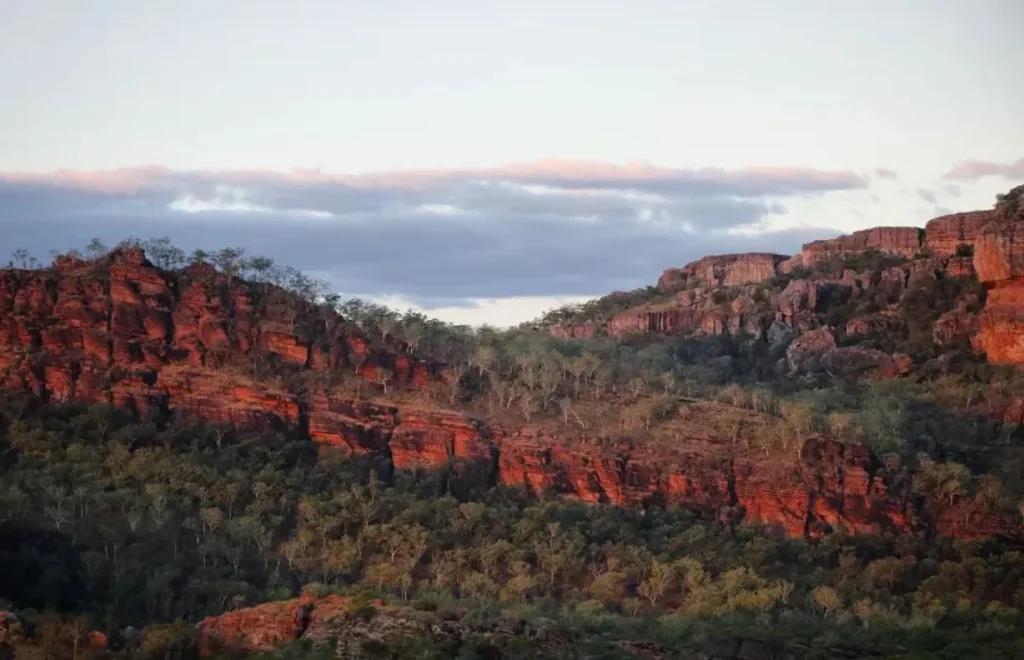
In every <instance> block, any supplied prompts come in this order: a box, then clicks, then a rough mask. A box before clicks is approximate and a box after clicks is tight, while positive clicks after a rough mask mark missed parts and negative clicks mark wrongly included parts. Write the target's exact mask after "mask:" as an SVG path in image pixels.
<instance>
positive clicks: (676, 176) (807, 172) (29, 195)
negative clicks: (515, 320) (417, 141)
mask: <svg viewBox="0 0 1024 660" xmlns="http://www.w3.org/2000/svg"><path fill="white" fill-rule="evenodd" d="M958 167H959V166H958ZM954 169H955V168H954ZM895 177H896V175H895V173H893V172H891V170H887V169H885V168H878V169H876V170H874V171H873V172H870V173H868V174H866V175H861V174H858V173H855V172H850V171H843V170H818V169H811V168H785V167H755V168H746V169H735V170H723V169H717V168H702V169H673V168H665V167H658V166H654V165H650V164H643V163H640V164H630V165H614V164H608V163H595V162H580V161H568V160H549V161H541V162H537V163H530V164H524V165H513V166H507V167H500V168H491V169H480V170H415V171H404V172H402V171H400V172H383V173H371V174H361V175H344V174H331V173H324V172H321V171H317V170H297V171H291V172H270V171H175V170H169V169H167V168H163V167H144V168H132V169H122V170H110V171H94V172H90V171H59V172H53V173H47V174H33V173H6V174H5V173H0V232H2V235H3V236H4V245H5V246H7V247H9V249H10V250H13V249H15V248H19V247H20V248H26V249H28V250H30V251H31V252H32V253H34V254H35V255H37V256H38V257H40V258H43V257H45V255H47V254H48V252H49V250H50V249H52V248H60V249H66V248H68V247H73V246H81V245H84V244H85V243H87V242H88V240H89V239H90V238H92V237H94V236H95V237H99V238H101V239H102V240H104V241H106V242H108V243H113V242H116V241H117V240H120V239H122V238H125V237H127V236H129V235H133V236H137V237H141V238H145V237H150V236H163V235H166V236H169V237H170V238H171V239H172V240H173V241H174V242H175V243H176V244H178V245H179V246H181V247H182V248H183V249H186V250H191V249H194V248H197V247H202V248H206V249H210V248H217V247H223V246H228V245H231V246H242V247H244V248H246V249H247V250H248V251H249V253H250V254H256V253H261V254H265V255H267V256H270V257H273V258H274V259H275V260H277V261H278V262H280V263H284V264H288V265H293V266H295V267H298V268H301V269H303V270H305V271H307V272H309V273H311V274H315V275H316V276H318V277H322V278H324V279H326V280H328V281H329V282H330V283H332V284H333V285H334V286H335V288H336V289H337V290H338V291H341V292H343V293H345V294H350V295H364V296H376V297H384V298H389V299H391V300H402V301H408V302H409V304H413V305H416V306H419V307H421V308H425V309H431V308H445V309H453V308H459V307H467V308H469V307H476V308H481V307H487V306H493V305H494V304H495V303H494V301H495V300H501V299H508V298H523V299H525V298H527V297H533V299H534V300H535V301H544V300H552V299H554V298H555V297H561V298H562V299H567V298H580V297H589V296H596V295H602V294H604V293H607V292H610V291H613V290H623V289H631V288H635V287H637V286H643V285H645V284H650V283H652V282H653V281H654V280H655V279H656V278H657V276H658V274H659V273H660V272H661V270H663V269H664V268H666V267H670V266H678V265H682V264H685V263H687V262H688V261H692V260H694V259H697V258H699V257H701V256H704V255H707V254H716V253H724V252H743V251H754V250H756V251H775V252H782V253H792V252H795V251H796V250H798V249H799V246H800V244H801V243H803V242H805V241H807V240H811V239H814V238H821V237H823V236H827V235H830V234H836V233H840V231H837V230H836V229H831V230H829V229H822V228H821V227H822V226H827V225H829V224H833V223H831V222H830V221H829V218H828V217H822V218H821V220H820V222H818V221H814V224H816V225H817V226H818V228H812V227H809V226H808V224H807V223H806V222H801V223H797V224H794V222H792V215H790V217H789V218H787V214H788V213H791V211H792V209H800V208H804V207H806V206H807V205H808V204H816V203H817V202H818V201H820V200H827V199H832V198H836V199H837V200H839V203H840V204H841V203H842V200H843V199H848V198H849V197H850V196H851V195H852V196H864V195H870V194H871V191H870V189H869V185H870V181H872V180H877V179H879V178H881V179H889V180H892V179H894V178H895ZM480 301H487V302H486V303H481V302H480ZM538 304H539V303H538Z"/></svg>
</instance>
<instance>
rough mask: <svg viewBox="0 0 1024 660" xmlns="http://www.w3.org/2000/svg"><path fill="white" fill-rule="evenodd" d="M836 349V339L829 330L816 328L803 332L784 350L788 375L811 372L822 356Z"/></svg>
mask: <svg viewBox="0 0 1024 660" xmlns="http://www.w3.org/2000/svg"><path fill="white" fill-rule="evenodd" d="M835 348H836V338H835V336H834V335H833V334H832V330H830V329H829V328H818V329H817V330H811V331H810V332H805V333H804V334H802V335H800V336H799V337H797V338H796V339H794V340H793V341H792V343H790V345H789V348H788V349H786V364H788V365H789V371H790V373H793V374H796V373H803V372H808V371H813V370H815V369H816V368H817V367H818V364H819V363H820V361H821V358H822V356H824V355H825V354H826V353H828V352H829V351H832V350H834V349H835Z"/></svg>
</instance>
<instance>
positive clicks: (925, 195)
mask: <svg viewBox="0 0 1024 660" xmlns="http://www.w3.org/2000/svg"><path fill="white" fill-rule="evenodd" d="M917 195H918V197H920V198H921V199H923V200H924V201H926V202H928V203H930V204H935V203H936V199H935V193H933V192H932V191H930V190H928V189H927V188H918V189H917Z"/></svg>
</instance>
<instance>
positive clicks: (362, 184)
mask: <svg viewBox="0 0 1024 660" xmlns="http://www.w3.org/2000/svg"><path fill="white" fill-rule="evenodd" d="M2 180H6V181H9V182H16V183H36V184H43V185H57V186H62V187H68V188H75V189H79V190H88V191H92V192H101V193H131V192H138V191H139V190H145V189H161V188H168V187H171V188H173V187H176V186H178V185H180V184H182V183H183V182H190V181H197V180H199V181H206V182H217V183H224V184H231V185H252V186H259V185H262V184H334V185H342V186H346V187H349V188H381V187H400V188H413V189H415V188H429V187H433V186H439V185H448V184H456V183H465V182H502V181H509V182H514V183H523V184H539V185H546V186H551V187H555V188H569V189H577V190H578V189H585V188H595V189H610V188H613V189H637V190H657V189H686V188H688V187H702V188H707V187H721V188H723V189H734V190H740V191H746V192H747V193H748V194H749V195H752V196H758V195H767V194H786V193H797V192H825V191H829V190H848V189H855V188H865V187H867V185H868V181H867V179H866V178H865V177H863V176H861V175H859V174H856V173H854V172H852V171H849V170H819V169H814V168H804V167H777V166H762V167H748V168H738V169H729V170H727V169H721V168H711V167H707V168H688V169H682V168H668V167H661V166H657V165H651V164H648V163H630V164H626V165H618V164H613V163H603V162H593V161H574V160H544V161H537V162H533V163H524V164H513V165H508V166H504V167H495V168H484V169H476V170H454V169H453V170H404V171H390V172H370V173H365V174H335V173H328V172H323V171H320V170H312V169H297V170H291V171H270V170H202V171H174V170H169V169H167V168H165V167H160V166H149V167H138V168H124V169H117V170H98V171H72V170H61V171H57V172H52V173H24V172H0V181H2Z"/></svg>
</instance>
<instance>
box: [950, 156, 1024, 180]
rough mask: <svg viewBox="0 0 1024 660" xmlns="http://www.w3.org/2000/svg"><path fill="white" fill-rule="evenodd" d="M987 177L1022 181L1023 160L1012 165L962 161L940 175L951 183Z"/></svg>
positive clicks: (983, 161) (1023, 173) (1023, 174)
mask: <svg viewBox="0 0 1024 660" xmlns="http://www.w3.org/2000/svg"><path fill="white" fill-rule="evenodd" d="M987 176H999V177H1003V178H1004V179H1024V158H1020V159H1018V160H1017V161H1016V162H1013V163H993V162H991V161H985V160H964V161H960V162H959V163H957V164H955V165H954V166H953V167H952V168H951V169H950V170H949V171H948V172H946V173H945V174H943V175H942V178H943V179H947V180H952V181H972V180H975V179H981V178H983V177H987Z"/></svg>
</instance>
